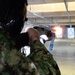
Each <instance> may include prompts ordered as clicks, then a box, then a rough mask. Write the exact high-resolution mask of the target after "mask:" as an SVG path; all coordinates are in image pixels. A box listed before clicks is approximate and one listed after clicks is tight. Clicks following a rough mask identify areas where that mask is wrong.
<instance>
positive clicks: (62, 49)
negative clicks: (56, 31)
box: [45, 39, 75, 75]
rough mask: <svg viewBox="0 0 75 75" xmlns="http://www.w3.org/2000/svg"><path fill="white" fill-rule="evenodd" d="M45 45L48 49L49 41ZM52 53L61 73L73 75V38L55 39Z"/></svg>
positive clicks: (74, 48)
mask: <svg viewBox="0 0 75 75" xmlns="http://www.w3.org/2000/svg"><path fill="white" fill-rule="evenodd" d="M45 45H46V47H47V49H48V46H49V42H46V44H45ZM52 54H53V57H54V59H55V60H56V61H57V63H58V66H59V68H60V71H61V75H75V39H55V43H54V47H53V52H52Z"/></svg>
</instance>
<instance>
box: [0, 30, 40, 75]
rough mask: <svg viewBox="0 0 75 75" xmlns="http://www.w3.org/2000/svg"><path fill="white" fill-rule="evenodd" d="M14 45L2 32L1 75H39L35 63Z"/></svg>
mask: <svg viewBox="0 0 75 75" xmlns="http://www.w3.org/2000/svg"><path fill="white" fill-rule="evenodd" d="M14 44H15V43H14V41H12V40H10V39H9V37H7V34H6V33H5V32H4V31H3V30H0V75H39V74H38V72H37V69H36V67H35V65H34V64H33V62H32V61H31V60H30V59H29V58H27V57H25V56H24V55H23V54H21V53H20V51H18V50H17V49H16V48H15V47H14Z"/></svg>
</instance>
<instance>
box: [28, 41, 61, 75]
mask: <svg viewBox="0 0 75 75" xmlns="http://www.w3.org/2000/svg"><path fill="white" fill-rule="evenodd" d="M30 51H31V54H30V55H29V56H28V57H29V58H30V59H31V60H32V61H33V62H34V63H35V65H36V67H37V69H38V71H39V73H40V75H61V73H60V70H59V67H58V65H57V63H56V61H55V60H54V59H53V56H52V55H51V54H50V53H49V52H48V50H47V49H46V48H45V46H44V45H43V44H42V43H41V42H40V41H36V42H35V43H34V44H32V45H31V50H30Z"/></svg>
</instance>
